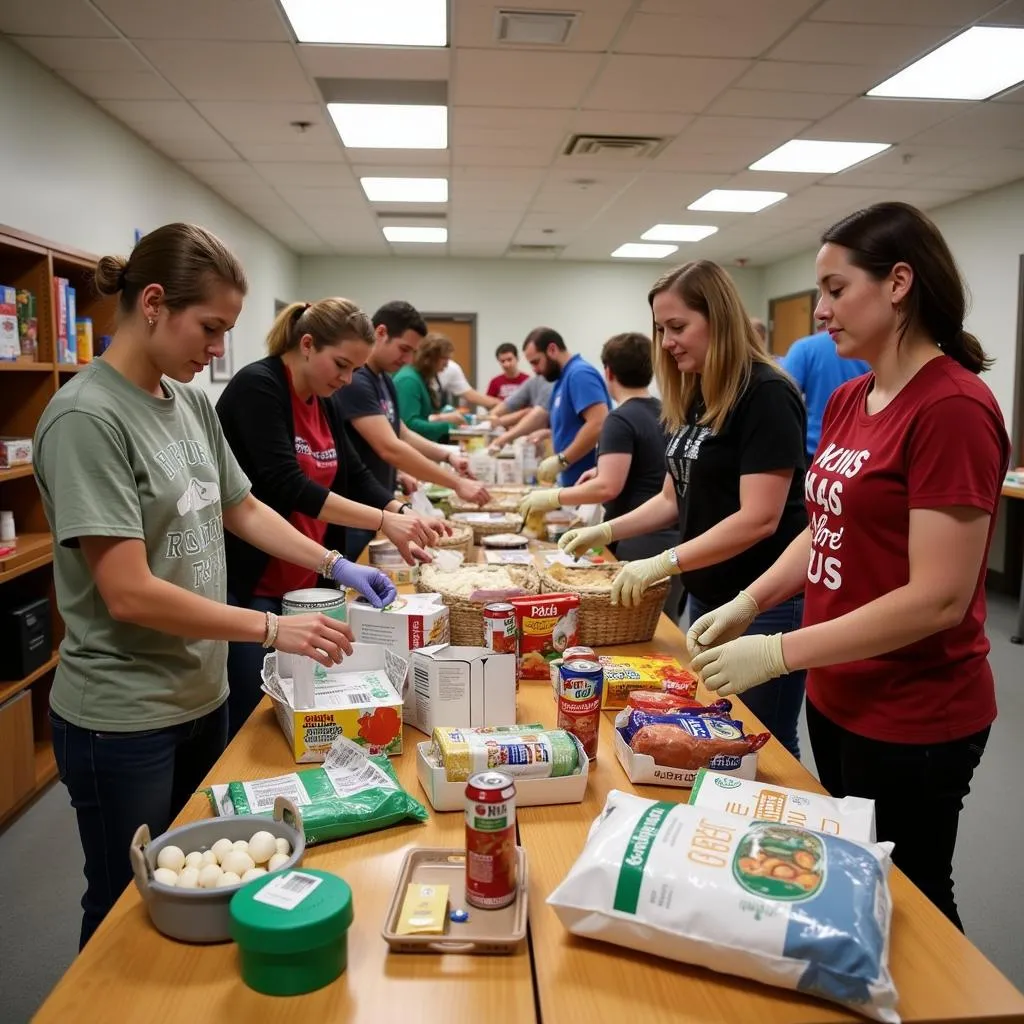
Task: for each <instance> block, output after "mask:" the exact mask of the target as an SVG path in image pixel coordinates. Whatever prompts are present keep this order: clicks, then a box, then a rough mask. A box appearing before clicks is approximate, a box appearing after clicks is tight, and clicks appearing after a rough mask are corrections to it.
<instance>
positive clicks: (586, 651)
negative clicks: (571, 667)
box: [562, 647, 597, 661]
mask: <svg viewBox="0 0 1024 1024" xmlns="http://www.w3.org/2000/svg"><path fill="white" fill-rule="evenodd" d="M562 661H597V655H596V654H595V653H594V648H593V647H567V648H566V649H565V652H564V653H563V654H562Z"/></svg>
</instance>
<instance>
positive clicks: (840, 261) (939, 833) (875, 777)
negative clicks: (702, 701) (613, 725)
mask: <svg viewBox="0 0 1024 1024" xmlns="http://www.w3.org/2000/svg"><path fill="white" fill-rule="evenodd" d="M822 242H823V245H822V248H821V251H820V252H819V253H818V258H817V274H818V284H819V287H820V289H821V299H820V301H819V303H818V308H817V310H816V311H815V315H816V316H817V317H818V318H819V319H821V320H823V321H824V323H825V326H826V328H827V329H828V332H829V333H830V334H831V335H832V338H833V340H834V341H835V343H836V346H837V348H838V351H839V354H840V355H841V356H846V357H851V358H859V359H864V360H866V361H867V362H868V363H869V364H870V366H871V369H872V373H871V374H868V375H867V376H865V377H861V378H858V379H857V380H853V381H850V382H849V383H847V384H843V385H842V386H841V387H840V388H838V389H837V391H836V392H835V394H834V395H833V396H832V399H831V400H830V402H829V404H828V407H827V408H826V411H825V416H824V421H823V423H822V434H821V441H820V443H819V446H818V451H817V453H816V455H815V458H814V461H813V464H812V465H811V466H810V468H809V470H808V473H807V478H806V483H805V497H806V503H807V511H808V519H809V521H810V526H809V529H808V530H807V531H806V532H804V533H802V534H801V535H800V536H799V537H798V538H797V539H796V540H795V541H793V543H792V544H791V545H790V547H789V548H788V549H787V550H786V552H785V553H784V554H783V555H782V556H781V557H780V558H779V560H778V561H777V562H776V563H775V565H774V566H773V567H772V568H771V569H769V570H768V572H766V573H765V574H764V575H763V576H761V578H760V579H758V580H757V581H756V582H755V583H753V584H752V586H751V587H750V589H749V597H748V599H747V600H741V599H740V598H737V599H735V600H734V601H731V602H729V603H728V604H726V605H723V606H722V607H720V608H718V609H716V610H715V611H714V612H712V613H711V614H710V615H709V616H707V617H706V618H705V619H704V620H701V622H698V623H696V624H695V627H694V629H692V630H691V631H690V634H688V636H687V641H688V643H689V645H690V647H691V650H693V651H695V652H696V653H697V656H696V657H695V658H694V660H693V665H694V667H695V669H696V670H697V671H699V672H700V673H701V675H702V676H703V678H704V682H705V684H706V685H707V686H708V688H709V689H712V690H714V691H716V692H717V693H718V694H719V695H721V696H724V695H727V694H732V693H742V692H743V691H744V690H747V689H748V688H750V687H752V686H757V685H758V684H760V683H763V682H765V681H766V680H768V679H773V678H775V677H776V676H779V675H782V674H783V673H786V672H790V671H792V670H794V669H802V668H805V669H808V673H807V724H808V729H809V732H810V737H811V746H812V748H813V751H814V759H815V762H816V764H817V767H818V772H819V776H820V778H821V782H822V784H823V785H824V786H825V788H826V789H828V790H829V792H831V793H832V794H833V795H834V796H845V795H848V794H849V795H855V796H862V797H868V798H871V799H874V800H875V809H876V816H877V829H878V838H879V839H881V840H891V841H893V842H894V843H895V850H894V860H895V862H896V864H897V865H898V866H899V867H900V868H902V870H903V871H904V872H905V873H906V874H907V875H908V876H909V877H910V879H911V881H913V882H914V883H915V884H916V885H917V886H918V887H919V888H920V889H921V890H922V891H923V892H924V893H925V894H926V895H927V896H928V897H929V898H930V899H931V900H932V901H933V902H934V903H935V904H936V905H937V906H938V907H939V909H940V910H942V912H943V913H944V914H945V915H946V916H947V917H948V918H949V919H950V920H951V921H952V922H953V923H954V924H955V925H956V926H957V927H958V928H961V929H962V925H961V923H960V918H959V915H958V914H957V909H956V903H955V900H954V896H953V878H952V861H953V849H954V846H955V844H956V833H957V824H958V819H959V815H960V810H961V807H962V802H963V798H964V797H965V796H966V794H967V792H968V790H969V787H970V782H971V778H972V776H973V773H974V770H975V768H976V767H977V765H978V762H979V760H980V759H981V755H982V752H983V750H984V748H985V743H986V741H987V739H988V734H989V729H990V727H991V724H992V722H993V720H994V719H995V717H996V704H995V686H994V681H993V678H992V670H991V668H990V666H989V664H988V660H987V657H986V656H987V654H988V650H989V644H988V640H987V639H986V636H985V616H986V605H985V590H984V581H985V566H986V564H987V561H988V549H989V545H990V543H991V539H992V531H993V528H994V523H995V512H996V508H997V505H998V502H999V493H1000V488H1001V484H1002V480H1003V475H1004V473H1005V471H1006V467H1007V463H1008V460H1009V454H1010V444H1009V439H1008V438H1007V435H1006V429H1005V427H1004V425H1003V418H1002V415H1001V413H1000V411H999V407H998V405H997V404H996V401H995V398H994V397H993V396H992V392H991V391H990V390H989V389H988V387H987V386H986V385H985V384H984V383H983V382H982V381H981V380H980V379H979V377H978V374H979V373H980V372H981V371H982V370H985V369H987V368H988V367H989V365H990V360H989V359H988V358H987V357H986V355H985V353H984V351H983V350H982V348H981V345H980V344H979V343H978V341H977V339H976V338H974V337H973V336H972V335H970V334H968V333H967V332H966V331H965V330H964V329H963V321H964V312H965V300H964V288H963V284H962V282H961V279H960V276H959V273H958V271H957V268H956V264H955V263H954V260H953V256H952V254H951V253H950V251H949V248H948V246H947V245H946V242H945V240H944V239H943V238H942V235H941V234H940V233H939V231H938V229H937V228H936V227H935V226H934V225H933V224H932V223H931V221H929V220H928V219H927V218H926V217H925V216H924V215H923V214H921V213H920V212H919V211H917V210H916V209H914V208H913V207H911V206H907V205H905V204H903V203H882V204H879V205H877V206H873V207H871V208H869V209H867V210H861V211H860V212H858V213H855V214H852V215H851V216H849V217H847V218H846V219H845V220H842V221H840V222H839V223H838V224H836V225H835V226H834V227H832V228H830V229H829V230H828V231H826V232H825V234H824V236H823V238H822ZM801 589H803V591H804V620H803V628H801V629H799V630H796V631H795V632H792V633H787V634H785V635H783V634H776V635H775V636H771V637H761V636H740V634H741V633H742V632H743V629H744V628H745V625H746V619H747V617H748V616H749V614H750V612H749V610H748V609H749V604H750V603H752V604H753V606H754V608H761V609H764V608H770V607H772V605H774V604H776V603H778V602H779V601H782V600H785V599H786V598H789V597H791V596H792V595H793V594H795V593H798V592H799V591H800V590H801ZM751 599H752V601H751ZM734 638H735V639H734Z"/></svg>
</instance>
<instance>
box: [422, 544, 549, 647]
mask: <svg viewBox="0 0 1024 1024" xmlns="http://www.w3.org/2000/svg"><path fill="white" fill-rule="evenodd" d="M473 568H474V569H477V570H479V571H481V572H497V571H498V570H504V571H505V572H506V573H508V575H509V576H511V577H512V579H513V580H515V581H516V583H517V584H518V585H519V586H520V587H522V589H523V590H524V591H526V593H528V594H537V593H539V592H540V575H539V574H538V573H537V570H536V569H533V568H532V567H530V566H528V565H476V564H475V565H474V566H473ZM445 575H446V574H445V573H442V572H439V571H436V570H433V569H432V567H431V566H422V567H421V569H420V578H419V579H418V580H417V581H416V591H417V593H421V594H423V593H432V594H435V593H436V594H440V595H441V597H442V599H443V600H444V603H445V604H446V605H447V606H448V614H449V619H450V625H451V642H452V644H454V645H456V646H460V647H482V646H483V642H484V619H483V610H484V605H485V604H487V603H488V602H486V601H470V600H469V599H468V598H465V597H459V596H456V595H455V594H453V593H451V591H447V590H446V589H445V584H444V577H445Z"/></svg>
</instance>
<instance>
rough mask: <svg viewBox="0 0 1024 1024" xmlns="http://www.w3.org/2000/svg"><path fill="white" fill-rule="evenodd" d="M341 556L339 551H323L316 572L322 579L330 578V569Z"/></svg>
mask: <svg viewBox="0 0 1024 1024" xmlns="http://www.w3.org/2000/svg"><path fill="white" fill-rule="evenodd" d="M342 557H343V556H342V554H341V552H340V551H327V552H325V553H324V557H323V560H322V561H321V562H320V567H319V568H318V569H317V572H318V573H319V574H320V575H321V576H323V578H324V579H327V580H329V579H330V578H331V570H332V569H333V568H334V565H335V563H336V562H338V561H340V560H341V558H342Z"/></svg>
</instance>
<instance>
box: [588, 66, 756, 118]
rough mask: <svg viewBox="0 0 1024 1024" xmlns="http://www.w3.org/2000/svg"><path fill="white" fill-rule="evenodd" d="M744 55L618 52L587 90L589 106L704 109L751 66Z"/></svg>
mask: <svg viewBox="0 0 1024 1024" xmlns="http://www.w3.org/2000/svg"><path fill="white" fill-rule="evenodd" d="M750 66H751V62H750V61H745V60H727V59H722V60H710V59H702V58H699V57H640V56H630V55H626V54H616V55H614V56H611V57H609V58H608V59H607V61H606V62H605V64H604V66H603V68H602V70H601V75H600V77H599V78H598V79H597V81H596V82H595V83H594V86H593V87H592V88H591V89H590V91H589V92H588V93H587V96H586V99H585V101H584V103H583V106H584V108H585V109H587V110H636V111H643V112H645V113H651V112H659V113H660V112H674V113H681V114H696V113H700V111H702V110H703V109H704V108H705V107H706V106H707V105H708V104H709V103H710V102H711V101H712V100H713V99H714V98H715V97H716V96H717V95H718V94H719V93H720V92H722V91H723V90H724V89H726V88H727V87H728V86H729V85H731V84H732V82H733V81H734V80H735V79H737V78H739V76H740V75H742V74H743V73H744V72H745V71H746V70H747V69H748V68H749V67H750Z"/></svg>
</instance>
